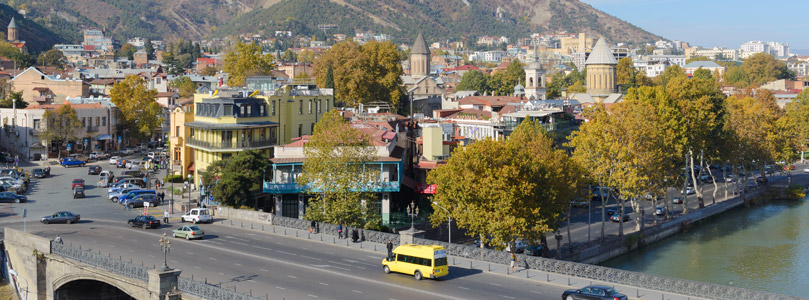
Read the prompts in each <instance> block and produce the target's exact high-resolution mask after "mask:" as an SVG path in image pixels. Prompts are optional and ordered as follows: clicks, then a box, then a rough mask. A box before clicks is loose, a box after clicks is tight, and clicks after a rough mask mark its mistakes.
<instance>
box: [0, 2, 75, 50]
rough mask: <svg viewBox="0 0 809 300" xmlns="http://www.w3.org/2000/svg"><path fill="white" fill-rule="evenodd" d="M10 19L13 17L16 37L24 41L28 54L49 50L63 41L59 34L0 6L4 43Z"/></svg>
mask: <svg viewBox="0 0 809 300" xmlns="http://www.w3.org/2000/svg"><path fill="white" fill-rule="evenodd" d="M12 17H14V22H15V23H17V37H18V38H19V39H20V40H23V41H25V47H26V48H28V52H29V53H33V54H36V53H39V52H40V51H43V50H48V49H50V48H51V47H52V46H53V44H57V43H62V42H64V41H65V39H64V38H62V37H61V36H60V35H59V34H57V33H54V32H52V31H51V30H49V29H48V28H45V27H44V26H42V25H40V24H39V23H37V22H34V21H31V20H28V19H25V18H23V16H22V15H20V14H18V13H17V12H16V11H15V10H14V9H13V8H11V7H9V6H8V5H2V4H0V28H2V32H3V34H2V35H1V36H2V38H3V40H4V41H5V40H6V33H7V31H6V30H7V26H8V23H9V22H11V18H12Z"/></svg>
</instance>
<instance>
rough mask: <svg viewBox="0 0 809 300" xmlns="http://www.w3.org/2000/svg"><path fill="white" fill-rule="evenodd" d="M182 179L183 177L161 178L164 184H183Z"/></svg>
mask: <svg viewBox="0 0 809 300" xmlns="http://www.w3.org/2000/svg"><path fill="white" fill-rule="evenodd" d="M184 179H185V177H183V175H166V177H163V181H165V182H166V183H183V182H184Z"/></svg>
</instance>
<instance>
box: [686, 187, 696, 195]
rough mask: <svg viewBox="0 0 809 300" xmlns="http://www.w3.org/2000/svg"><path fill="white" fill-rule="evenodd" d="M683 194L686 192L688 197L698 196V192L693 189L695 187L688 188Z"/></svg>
mask: <svg viewBox="0 0 809 300" xmlns="http://www.w3.org/2000/svg"><path fill="white" fill-rule="evenodd" d="M683 192H684V193H685V194H686V195H693V194H696V193H697V191H695V190H694V188H693V187H690V186H689V187H687V188H686V189H685V191H683Z"/></svg>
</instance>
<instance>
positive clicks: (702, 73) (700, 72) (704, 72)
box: [692, 68, 713, 80]
mask: <svg viewBox="0 0 809 300" xmlns="http://www.w3.org/2000/svg"><path fill="white" fill-rule="evenodd" d="M692 76H693V78H699V79H711V80H712V79H713V75H712V74H711V71H710V70H708V69H703V68H699V69H697V70H696V71H694V74H693V75H692Z"/></svg>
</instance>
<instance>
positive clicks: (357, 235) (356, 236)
mask: <svg viewBox="0 0 809 300" xmlns="http://www.w3.org/2000/svg"><path fill="white" fill-rule="evenodd" d="M359 239H360V233H359V231H357V228H354V229H352V230H351V241H352V242H354V243H356V242H357V241H358V240H359Z"/></svg>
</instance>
